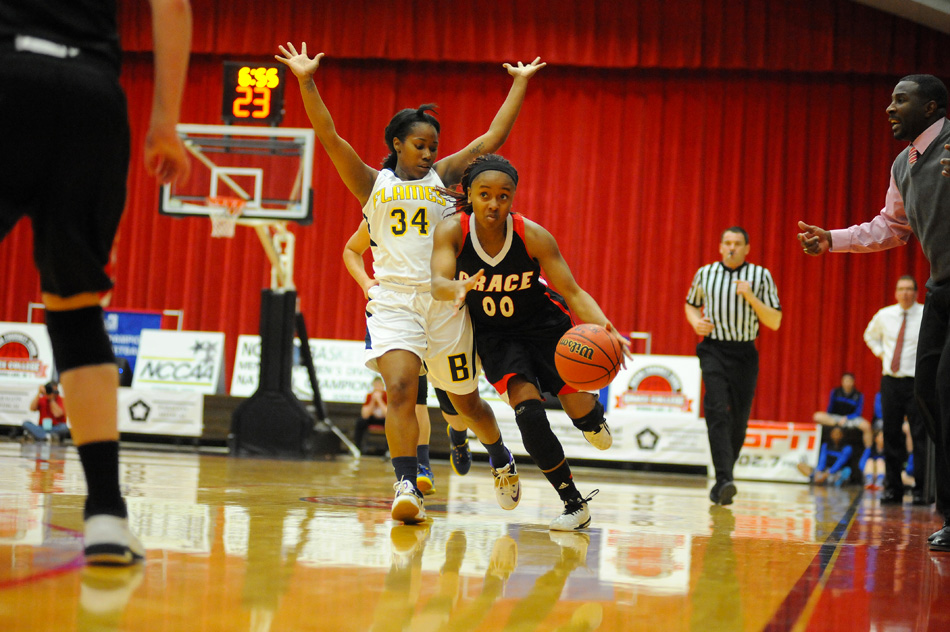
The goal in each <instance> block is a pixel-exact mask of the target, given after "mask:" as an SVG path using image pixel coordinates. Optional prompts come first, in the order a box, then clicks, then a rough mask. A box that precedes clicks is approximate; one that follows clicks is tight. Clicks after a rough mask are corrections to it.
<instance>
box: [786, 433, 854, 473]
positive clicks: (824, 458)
mask: <svg viewBox="0 0 950 632" xmlns="http://www.w3.org/2000/svg"><path fill="white" fill-rule="evenodd" d="M851 452H852V450H851V446H849V445H848V444H847V443H845V440H844V430H843V429H842V428H841V427H840V426H835V427H833V428H832V429H831V431H830V433H829V441H828V442H826V443H822V444H821V452H819V453H818V464H817V465H816V466H815V467H811V466H810V465H808V464H807V463H805V462H804V461H802V462H801V463H799V464H798V471H799V472H801V473H802V474H804V475H805V476H807V477H808V479H809V480H810V481H811V482H812V483H814V484H815V485H835V486H836V487H840V486H841V485H844V484H846V483H848V480H849V479H850V478H851V468H850V467H849V466H848V461H849V460H850V459H851Z"/></svg>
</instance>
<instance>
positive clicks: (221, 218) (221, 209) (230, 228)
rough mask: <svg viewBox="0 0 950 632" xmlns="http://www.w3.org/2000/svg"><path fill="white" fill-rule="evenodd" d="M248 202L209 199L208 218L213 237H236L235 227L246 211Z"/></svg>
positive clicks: (234, 198)
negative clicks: (245, 207)
mask: <svg viewBox="0 0 950 632" xmlns="http://www.w3.org/2000/svg"><path fill="white" fill-rule="evenodd" d="M245 203H246V200H242V199H241V198H236V197H223V196H217V197H209V198H208V217H209V218H210V219H211V236H212V237H234V227H235V226H237V221H238V218H240V217H241V212H242V211H243V210H244V205H245Z"/></svg>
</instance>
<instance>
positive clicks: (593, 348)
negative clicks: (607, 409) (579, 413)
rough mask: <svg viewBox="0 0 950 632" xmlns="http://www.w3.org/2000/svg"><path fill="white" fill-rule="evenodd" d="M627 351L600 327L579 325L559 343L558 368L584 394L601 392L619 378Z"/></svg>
mask: <svg viewBox="0 0 950 632" xmlns="http://www.w3.org/2000/svg"><path fill="white" fill-rule="evenodd" d="M622 360H623V349H622V348H621V347H620V343H619V342H617V341H616V340H614V338H613V337H612V336H611V335H610V334H609V333H608V332H607V330H606V329H605V328H604V327H601V326H600V325H589V324H586V325H578V326H577V327H573V328H571V329H569V330H568V331H567V333H565V334H564V335H563V336H562V337H561V340H560V341H558V343H557V349H556V350H555V352H554V365H555V366H556V367H557V372H558V373H559V374H560V376H561V379H562V380H564V381H565V382H566V383H567V384H568V385H569V386H572V387H574V388H576V389H578V390H581V391H597V390H600V389H602V388H604V387H605V386H607V385H608V384H610V383H611V382H612V381H613V379H614V378H615V377H616V376H617V371H619V370H620V362H621V361H622Z"/></svg>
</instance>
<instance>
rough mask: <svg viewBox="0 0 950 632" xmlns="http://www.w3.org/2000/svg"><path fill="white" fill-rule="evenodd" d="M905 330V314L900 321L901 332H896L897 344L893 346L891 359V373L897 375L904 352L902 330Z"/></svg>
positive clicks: (905, 313)
mask: <svg viewBox="0 0 950 632" xmlns="http://www.w3.org/2000/svg"><path fill="white" fill-rule="evenodd" d="M906 328H907V312H904V319H903V320H902V321H901V330H900V331H899V332H897V343H896V344H895V345H894V356H893V357H892V358H891V373H893V374H895V375H897V373H899V372H900V370H901V352H902V351H904V330H905V329H906Z"/></svg>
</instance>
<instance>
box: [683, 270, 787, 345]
mask: <svg viewBox="0 0 950 632" xmlns="http://www.w3.org/2000/svg"><path fill="white" fill-rule="evenodd" d="M735 281H748V282H749V285H750V286H751V287H752V293H753V294H755V296H756V297H758V299H759V300H760V301H762V302H763V303H765V304H766V305H768V306H769V307H772V308H774V309H782V306H781V304H780V303H779V300H778V290H777V289H776V288H775V281H773V280H772V274H771V273H770V272H769V271H768V269H767V268H763V267H762V266H757V265H755V264H754V263H748V262H745V263H743V264H742V265H741V266H739V267H738V268H736V269H735V270H730V269H729V268H727V267H726V266H724V265H723V264H722V262H721V261H718V262H716V263H710V264H708V265H704V266H703V267H701V268H700V269H699V270H697V271H696V276H695V277H693V284H692V285H691V286H690V288H689V294H687V295H686V302H687V303H689V304H690V305H692V306H693V307H696V308H702V307H703V306H705V308H706V309H705V311H704V313H705V316H706V318H708V319H709V320H711V321H712V322H713V325H714V326H715V328H714V329H713V330H712V333H711V334H709V337H710V338H712V339H714V340H728V341H733V342H749V341H752V340H755V339H756V338H757V337H758V335H759V317H758V316H757V315H756V313H755V310H754V309H752V306H751V305H749V302H748V301H746V300H745V299H744V298H742V297H741V296H739V295H738V294H736V284H735Z"/></svg>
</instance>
